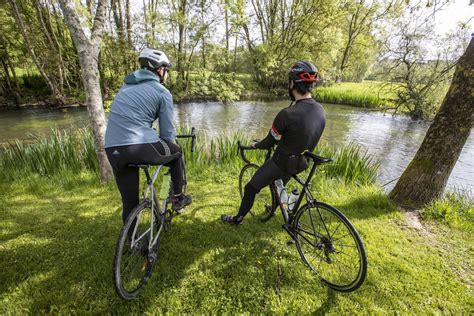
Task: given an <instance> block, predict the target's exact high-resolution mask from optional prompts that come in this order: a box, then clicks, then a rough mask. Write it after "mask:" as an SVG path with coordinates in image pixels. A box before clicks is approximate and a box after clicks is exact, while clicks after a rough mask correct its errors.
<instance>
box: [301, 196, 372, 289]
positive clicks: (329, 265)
mask: <svg viewBox="0 0 474 316" xmlns="http://www.w3.org/2000/svg"><path fill="white" fill-rule="evenodd" d="M311 210H313V211H315V212H312V211H311ZM322 210H323V211H325V212H324V213H326V214H324V215H323V212H322ZM313 213H314V214H313ZM313 215H314V216H313ZM328 215H331V216H332V218H333V219H334V220H333V222H332V223H329V221H328V218H329V216H328ZM315 216H317V218H313V217H315ZM304 217H305V218H304ZM306 217H308V218H309V219H310V224H309V223H307V222H304V221H305V220H306ZM315 220H317V221H319V223H318V229H319V228H322V229H321V231H319V230H318V231H317V232H315V226H314V221H315ZM334 223H336V224H334ZM334 226H335V227H334ZM341 226H343V229H345V231H344V230H343V229H341ZM292 227H293V231H294V236H295V241H296V247H297V249H298V253H299V254H300V256H301V259H302V260H303V261H304V262H305V263H306V265H308V266H309V267H310V269H311V270H312V271H313V272H314V273H316V274H318V275H319V277H320V279H321V281H322V282H323V283H325V284H326V285H327V286H329V287H330V288H332V289H334V290H336V291H339V292H352V291H355V290H357V289H358V288H359V287H360V286H361V285H362V284H363V283H364V281H365V279H366V277H367V255H366V251H365V248H364V244H363V243H362V240H361V238H360V236H359V234H358V233H357V231H356V229H355V228H354V225H352V223H351V222H350V221H349V220H348V219H347V217H346V216H345V215H344V214H342V212H341V211H339V210H338V209H336V208H335V207H333V206H331V205H328V204H325V203H322V202H316V203H314V204H312V205H309V204H306V205H303V206H302V207H301V208H300V209H299V210H298V212H297V213H296V216H295V220H294V222H293V226H292ZM309 229H312V230H313V233H314V234H313V235H312V234H311V231H309V232H308V230H309ZM328 232H329V233H328ZM338 232H343V235H342V237H341V235H339V234H337V233H338ZM316 235H319V236H316ZM311 236H312V237H314V239H312V240H309V238H310V237H311ZM328 236H329V238H328ZM345 237H348V238H346V239H343V238H345ZM349 239H350V241H351V242H353V243H354V245H352V244H345V243H346V242H349V241H348V240H349ZM311 241H313V242H311ZM303 245H304V246H303ZM331 245H332V247H331ZM307 249H309V252H308V251H306V250H307ZM350 252H357V256H358V258H352V259H351V260H352V263H355V265H354V266H352V265H348V264H347V262H348V261H349V258H347V260H346V257H344V256H342V255H343V254H344V255H346V256H347V257H350V255H349V254H348V253H350ZM311 253H314V254H317V257H314V258H312V259H311V258H309V255H310V254H311ZM336 255H337V259H336ZM341 258H342V259H341ZM315 259H319V265H318V267H315V266H313V262H314V261H315ZM323 263H324V264H323ZM334 264H337V265H338V268H336V266H335V265H334ZM341 267H344V269H343V270H341ZM347 268H351V269H352V268H355V269H353V270H354V271H352V272H353V273H351V274H352V275H353V276H354V277H352V276H350V277H349V278H348V281H340V279H342V278H344V275H348V273H349V270H348V269H347ZM355 270H357V272H356V271H355ZM337 272H341V273H340V275H338V273H337Z"/></svg>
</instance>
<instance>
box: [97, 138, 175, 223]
mask: <svg viewBox="0 0 474 316" xmlns="http://www.w3.org/2000/svg"><path fill="white" fill-rule="evenodd" d="M164 142H165V141H164ZM166 144H167V145H168V147H169V148H170V151H171V154H175V153H177V152H181V148H180V147H179V146H178V145H176V144H174V143H171V142H166ZM105 151H106V153H107V157H108V158H109V161H110V164H111V165H112V169H113V170H114V175H115V181H116V182H117V186H118V189H119V191H120V194H121V196H122V205H123V212H122V220H123V222H125V220H126V219H127V217H128V215H129V214H130V212H131V211H132V210H133V208H134V207H135V206H136V205H137V204H138V199H139V196H138V195H139V192H138V191H139V182H140V179H139V175H140V173H139V169H138V168H130V167H128V164H155V165H156V164H161V162H160V161H162V159H163V157H162V156H163V155H165V149H164V148H163V145H162V144H161V143H160V142H157V143H153V144H138V145H127V146H117V147H110V148H106V149H105ZM165 166H168V167H170V173H171V181H172V182H173V193H174V194H180V193H181V191H182V189H183V164H182V158H181V156H180V155H179V156H178V157H177V158H176V159H174V160H172V161H171V162H169V163H167V164H165Z"/></svg>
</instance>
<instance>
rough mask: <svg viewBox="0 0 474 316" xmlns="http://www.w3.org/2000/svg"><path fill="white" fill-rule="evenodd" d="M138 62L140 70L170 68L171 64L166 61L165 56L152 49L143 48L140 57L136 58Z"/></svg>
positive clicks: (159, 51)
mask: <svg viewBox="0 0 474 316" xmlns="http://www.w3.org/2000/svg"><path fill="white" fill-rule="evenodd" d="M138 61H139V63H140V67H142V68H150V69H154V70H156V69H158V68H160V67H166V68H171V62H170V60H169V59H168V56H166V54H165V53H164V52H163V51H161V50H159V49H154V48H145V49H143V50H142V51H141V52H140V56H138Z"/></svg>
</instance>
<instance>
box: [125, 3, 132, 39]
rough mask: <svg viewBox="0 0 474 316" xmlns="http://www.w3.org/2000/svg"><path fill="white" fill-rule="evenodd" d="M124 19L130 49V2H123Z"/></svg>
mask: <svg viewBox="0 0 474 316" xmlns="http://www.w3.org/2000/svg"><path fill="white" fill-rule="evenodd" d="M125 17H126V19H127V41H128V45H129V46H130V47H133V44H132V17H131V14H130V0H125Z"/></svg>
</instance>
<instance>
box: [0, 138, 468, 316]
mask: <svg viewBox="0 0 474 316" xmlns="http://www.w3.org/2000/svg"><path fill="white" fill-rule="evenodd" d="M80 133H82V132H77V134H71V137H70V138H67V137H68V136H67V135H62V134H61V135H60V134H56V135H53V136H52V137H51V139H46V140H38V142H37V143H36V144H30V145H29V146H32V147H20V146H26V145H23V144H15V145H13V147H12V148H10V152H9V153H7V154H6V155H5V151H4V154H3V156H2V157H1V159H0V161H1V164H2V170H3V171H2V174H1V177H0V178H1V180H2V181H0V232H1V234H0V267H1V269H0V283H1V284H2V285H3V286H2V290H1V293H0V313H1V314H6V313H10V314H19V313H34V314H37V313H47V312H53V313H62V314H69V313H79V314H83V313H95V314H100V313H113V314H119V313H120V314H122V313H123V314H126V313H170V314H175V313H198V314H210V313H211V314H215V313H224V312H226V313H278V314H285V313H303V314H309V313H316V314H323V313H328V312H329V313H334V314H351V313H358V312H359V313H378V314H382V313H383V314H385V313H394V312H395V313H417V314H425V313H428V314H432V313H448V314H449V313H453V314H462V313H464V314H468V313H469V312H472V310H473V308H474V299H473V296H472V289H471V287H472V281H473V280H472V275H473V274H472V272H473V269H472V264H473V262H472V258H473V245H474V234H473V231H472V226H454V225H451V226H445V225H440V224H437V223H436V222H433V221H430V220H429V219H428V218H429V217H428V216H426V221H424V222H423V225H424V226H423V228H422V229H415V228H414V227H413V225H412V224H411V223H410V222H409V221H407V220H406V217H405V214H403V213H401V212H399V211H397V210H396V208H395V207H394V206H393V205H392V204H391V203H390V201H389V200H388V199H387V196H386V195H385V193H384V192H383V191H382V190H381V188H380V187H378V186H377V185H375V184H373V172H374V170H376V164H374V163H372V162H371V161H370V157H367V156H366V155H364V153H361V152H360V151H358V149H357V148H356V147H351V146H349V147H346V148H344V149H341V150H339V151H333V150H332V149H330V148H322V149H321V151H322V154H331V155H332V156H333V157H335V158H336V159H335V162H334V163H333V165H332V167H330V165H329V166H328V167H327V168H326V169H322V170H320V171H319V173H318V176H316V177H314V182H313V185H312V191H313V192H314V193H315V194H316V195H317V197H318V198H319V199H320V200H322V201H325V202H329V203H330V204H333V205H334V206H336V207H338V208H339V209H341V210H342V211H343V212H344V213H345V214H346V215H347V216H348V218H349V219H350V220H351V221H352V222H353V224H354V225H355V227H356V228H357V229H358V231H359V233H360V234H361V237H362V239H363V241H364V243H365V246H366V249H367V253H368V260H369V273H368V278H367V280H366V283H365V284H364V285H363V286H362V287H361V288H360V289H359V290H358V291H356V292H354V293H349V294H342V293H337V292H333V291H330V290H329V289H328V288H326V287H325V286H323V285H322V284H321V283H320V282H319V281H318V280H317V279H316V278H315V277H314V276H313V275H312V274H311V273H310V271H309V270H308V269H307V268H306V267H305V266H304V265H303V264H302V262H301V260H300V258H299V256H298V254H297V251H296V249H295V247H294V246H287V244H286V241H287V239H288V237H287V234H286V233H285V232H284V231H283V230H282V229H281V224H282V220H281V218H280V216H276V217H275V218H273V219H272V220H270V221H269V222H268V223H266V224H262V223H260V222H258V221H256V220H254V219H252V218H251V217H249V218H247V219H246V222H245V223H244V225H242V226H240V227H228V226H225V225H223V224H222V223H220V222H219V216H220V215H221V214H222V213H234V212H236V210H237V208H238V205H239V196H238V193H237V192H238V183H237V177H238V170H239V168H240V167H241V166H242V165H243V162H242V161H241V160H240V159H239V158H238V157H237V155H236V154H237V153H236V146H235V145H236V144H235V143H236V140H237V139H242V137H241V136H239V135H234V136H229V137H220V138H217V139H213V140H205V138H204V137H201V138H200V141H199V142H198V143H199V146H200V147H199V148H198V150H197V151H196V152H195V153H194V154H192V155H188V157H187V160H188V162H189V163H188V171H189V179H190V181H189V192H190V193H191V194H192V196H193V199H194V202H193V204H192V205H191V206H190V207H188V208H187V209H186V211H185V212H184V213H183V214H182V215H180V216H178V217H176V218H175V220H174V221H173V227H172V230H171V231H169V232H167V233H166V235H165V236H164V239H163V242H162V248H161V250H162V252H161V254H160V256H159V259H158V260H159V261H158V264H157V268H156V270H155V273H154V275H153V276H152V278H151V280H150V281H149V284H148V285H147V286H146V288H145V290H144V291H143V293H142V295H141V296H140V298H139V299H137V300H136V301H133V302H123V301H121V300H120V299H119V298H118V297H117V296H116V294H115V292H114V288H113V283H112V259H113V255H114V246H115V241H116V238H117V236H118V233H119V229H120V224H121V220H120V218H121V217H120V213H121V203H120V196H119V193H118V190H117V189H116V186H115V184H114V183H109V184H107V185H99V184H98V181H97V176H96V173H95V170H96V166H94V165H93V164H88V163H87V161H89V159H91V158H87V157H88V156H87V155H86V154H85V153H86V152H87V151H86V148H87V146H86V144H87V142H86V141H87V139H88V137H90V136H87V131H84V132H83V133H85V134H80ZM62 142H64V143H66V144H64V143H62ZM67 144H69V145H67ZM15 146H16V147H15ZM35 146H36V147H35ZM81 146H82V147H81ZM186 146H187V145H185V147H186ZM70 147H72V148H75V149H76V153H80V154H77V156H79V157H81V158H80V159H78V161H76V162H74V166H75V167H73V166H68V164H67V159H68V156H67V155H69V152H70V151H69V150H68V148H70ZM15 150H16V153H15ZM7 152H8V149H7ZM185 152H189V148H185ZM26 153H28V154H26ZM252 155H254V156H252V160H253V159H262V157H261V156H259V154H258V153H254V154H252ZM5 157H8V158H7V160H8V161H9V162H8V163H9V164H10V165H9V166H10V167H12V166H16V167H14V168H13V167H12V169H11V171H9V172H8V173H7V172H6V170H7V169H6V168H5V161H7V160H5ZM46 157H50V158H47V159H46ZM51 159H52V161H54V160H58V163H57V166H58V167H57V168H54V166H55V164H54V163H53V164H51V163H44V162H48V161H50V160H51ZM15 163H16V165H14V164H15ZM43 163H44V164H43ZM32 166H35V167H32ZM38 166H39V167H38ZM48 166H49V167H48ZM35 168H36V169H35ZM74 168H76V169H74ZM331 168H332V169H331ZM322 175H324V176H322ZM142 179H143V178H142ZM293 185H294V184H291V183H290V184H289V187H290V188H291V187H292V186H293ZM450 203H451V202H449V201H448V202H445V204H441V205H433V206H432V207H431V209H430V210H427V212H426V213H424V214H439V213H440V212H441V213H442V211H440V210H442V207H443V206H444V205H451V204H452V203H451V204H450ZM445 213H446V212H445ZM445 213H443V214H445ZM463 218H464V217H463Z"/></svg>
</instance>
